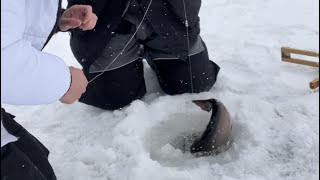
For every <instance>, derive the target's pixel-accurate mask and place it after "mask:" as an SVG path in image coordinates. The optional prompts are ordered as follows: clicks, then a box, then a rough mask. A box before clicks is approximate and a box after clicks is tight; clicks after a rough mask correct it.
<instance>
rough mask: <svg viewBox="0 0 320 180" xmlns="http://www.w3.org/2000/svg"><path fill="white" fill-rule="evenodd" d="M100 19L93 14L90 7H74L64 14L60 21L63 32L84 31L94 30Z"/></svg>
mask: <svg viewBox="0 0 320 180" xmlns="http://www.w3.org/2000/svg"><path fill="white" fill-rule="evenodd" d="M97 20H98V17H97V16H96V14H94V13H93V12H92V7H91V6H89V5H73V6H71V7H70V8H69V9H67V10H66V11H64V12H63V14H62V15H61V18H60V20H59V28H60V30H61V31H68V30H69V29H74V28H78V27H79V28H80V29H82V30H84V31H87V30H92V29H93V28H94V27H95V26H96V23H97Z"/></svg>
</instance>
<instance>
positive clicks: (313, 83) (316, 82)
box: [310, 77, 319, 89]
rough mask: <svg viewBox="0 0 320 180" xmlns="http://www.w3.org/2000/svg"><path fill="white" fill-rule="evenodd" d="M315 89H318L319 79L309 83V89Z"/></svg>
mask: <svg viewBox="0 0 320 180" xmlns="http://www.w3.org/2000/svg"><path fill="white" fill-rule="evenodd" d="M317 87H319V77H317V78H316V79H314V80H313V81H311V82H310V88H311V89H316V88H317Z"/></svg>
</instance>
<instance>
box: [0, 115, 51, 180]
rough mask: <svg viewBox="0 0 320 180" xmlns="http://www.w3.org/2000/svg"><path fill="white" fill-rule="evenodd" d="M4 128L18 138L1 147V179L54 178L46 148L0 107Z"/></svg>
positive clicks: (43, 179)
mask: <svg viewBox="0 0 320 180" xmlns="http://www.w3.org/2000/svg"><path fill="white" fill-rule="evenodd" d="M1 116H2V118H1V120H2V124H3V126H4V128H5V129H6V130H7V131H8V132H9V133H10V134H12V135H14V136H16V137H17V138H18V140H17V141H15V142H11V143H9V144H6V145H5V146H3V147H1V180H56V176H55V174H54V171H53V169H52V167H51V165H50V163H49V161H48V155H49V151H48V149H47V148H46V147H45V146H44V145H43V144H42V143H41V142H40V141H38V140H37V139H36V138H35V137H34V136H32V135H31V134H30V133H29V132H28V131H27V130H26V129H24V128H23V127H22V126H21V125H20V124H18V123H17V122H16V121H15V120H14V119H13V118H14V116H13V115H11V114H9V113H6V112H5V110H4V109H1Z"/></svg>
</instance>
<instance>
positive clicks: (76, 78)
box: [60, 66, 88, 104]
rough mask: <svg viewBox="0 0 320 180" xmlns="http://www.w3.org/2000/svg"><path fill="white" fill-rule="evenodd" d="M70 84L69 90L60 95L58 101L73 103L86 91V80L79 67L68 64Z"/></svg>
mask: <svg viewBox="0 0 320 180" xmlns="http://www.w3.org/2000/svg"><path fill="white" fill-rule="evenodd" d="M69 69H70V74H71V84H70V88H69V90H68V91H67V92H66V94H64V96H62V98H61V99H60V102H62V103H64V104H73V103H74V102H76V101H77V100H78V99H79V98H80V97H81V95H82V94H83V93H84V92H85V91H86V87H87V85H88V80H87V78H86V77H85V76H84V74H83V71H82V70H81V69H78V68H75V67H72V66H70V67H69Z"/></svg>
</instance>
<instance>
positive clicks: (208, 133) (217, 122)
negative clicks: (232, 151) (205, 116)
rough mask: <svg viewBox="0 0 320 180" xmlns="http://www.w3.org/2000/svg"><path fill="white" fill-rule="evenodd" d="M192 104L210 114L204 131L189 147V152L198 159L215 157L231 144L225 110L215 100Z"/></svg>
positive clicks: (196, 101) (195, 101)
mask: <svg viewBox="0 0 320 180" xmlns="http://www.w3.org/2000/svg"><path fill="white" fill-rule="evenodd" d="M193 103H195V104H196V105H197V106H199V107H200V108H201V109H202V110H204V111H207V112H211V113H212V114H211V118H210V121H209V123H208V125H207V127H206V129H205V131H204V132H203V133H202V135H201V136H199V137H198V138H196V140H195V141H194V143H193V144H192V145H191V147H190V152H191V153H192V154H193V155H195V156H197V157H199V156H210V155H217V154H219V153H221V152H224V151H226V150H228V149H229V148H230V147H231V145H232V144H233V137H232V135H231V134H232V133H231V132H232V123H231V120H230V115H229V112H228V110H227V108H226V107H225V106H224V104H222V103H221V102H220V101H219V100H216V99H208V100H194V101H193Z"/></svg>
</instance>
